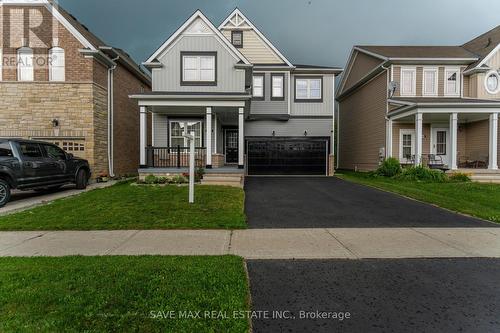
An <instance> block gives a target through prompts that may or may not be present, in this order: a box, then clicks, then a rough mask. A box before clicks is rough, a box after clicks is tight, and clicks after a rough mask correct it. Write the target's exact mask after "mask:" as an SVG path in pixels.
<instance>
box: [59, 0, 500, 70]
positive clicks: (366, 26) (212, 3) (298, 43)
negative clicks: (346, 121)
mask: <svg viewBox="0 0 500 333" xmlns="http://www.w3.org/2000/svg"><path fill="white" fill-rule="evenodd" d="M59 3H60V4H61V5H62V6H63V7H64V8H65V9H67V10H68V11H70V12H71V13H72V14H73V15H74V16H75V17H77V18H78V19H79V20H80V21H81V22H82V23H84V24H85V25H86V26H87V27H88V28H89V29H90V30H91V31H92V32H94V33H95V34H97V35H98V36H99V37H100V38H101V39H103V40H104V41H106V42H107V43H109V44H110V45H113V46H115V47H120V48H123V49H125V50H126V51H127V52H128V53H129V54H130V55H131V56H132V57H133V58H134V59H135V60H136V61H137V62H142V61H145V60H146V59H147V58H148V57H149V56H150V55H151V54H152V53H153V52H154V51H155V50H156V49H157V48H158V47H159V46H160V45H161V44H162V43H163V42H164V41H165V40H166V39H167V38H168V37H169V36H170V35H171V34H172V33H173V32H175V30H176V29H177V28H178V27H179V26H180V25H181V24H182V23H183V22H184V21H185V20H186V19H187V18H188V17H189V16H190V15H191V14H192V13H193V12H194V11H195V10H196V9H201V10H202V11H203V13H204V14H205V15H206V16H207V17H208V18H209V19H210V20H211V21H212V22H213V23H214V24H215V25H216V26H218V25H219V24H220V23H221V22H222V21H223V20H224V19H225V18H226V16H227V15H229V13H230V12H231V11H232V10H233V9H234V8H235V7H238V8H239V9H240V10H241V11H242V12H243V13H244V14H245V16H247V17H248V18H249V19H250V20H251V21H252V22H253V24H254V25H255V26H257V28H259V30H260V31H261V32H262V33H264V34H265V35H266V36H267V38H268V39H269V40H270V41H271V42H272V43H273V44H274V45H275V46H276V47H277V48H278V49H279V50H280V51H281V52H282V53H283V54H284V55H285V56H286V57H287V58H288V59H289V60H290V61H291V62H293V63H298V64H314V65H325V66H340V67H344V65H345V62H346V60H347V59H346V58H347V56H348V55H349V51H350V49H351V47H352V46H353V45H355V44H371V45H411V44H413V45H461V44H463V43H464V42H465V41H468V40H470V39H472V38H474V37H476V36H477V35H480V34H482V33H483V32H486V31H488V30H490V29H492V28H494V27H495V26H497V25H500V0H59Z"/></svg>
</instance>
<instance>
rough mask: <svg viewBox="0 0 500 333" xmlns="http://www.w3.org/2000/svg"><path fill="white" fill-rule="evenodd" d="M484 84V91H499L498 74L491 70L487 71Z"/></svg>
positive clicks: (499, 80)
mask: <svg viewBox="0 0 500 333" xmlns="http://www.w3.org/2000/svg"><path fill="white" fill-rule="evenodd" d="M484 85H485V87H486V91H487V92H488V93H489V94H496V93H498V92H499V91H500V89H499V86H500V76H499V75H498V73H497V72H495V71H492V72H489V73H488V74H487V75H486V80H485V82H484Z"/></svg>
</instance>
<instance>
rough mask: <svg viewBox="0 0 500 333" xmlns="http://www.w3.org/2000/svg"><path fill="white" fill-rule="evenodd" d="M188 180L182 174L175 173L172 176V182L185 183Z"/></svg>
mask: <svg viewBox="0 0 500 333" xmlns="http://www.w3.org/2000/svg"><path fill="white" fill-rule="evenodd" d="M187 182H188V179H187V178H186V177H184V176H182V175H175V176H173V177H172V183H174V184H185V183H187Z"/></svg>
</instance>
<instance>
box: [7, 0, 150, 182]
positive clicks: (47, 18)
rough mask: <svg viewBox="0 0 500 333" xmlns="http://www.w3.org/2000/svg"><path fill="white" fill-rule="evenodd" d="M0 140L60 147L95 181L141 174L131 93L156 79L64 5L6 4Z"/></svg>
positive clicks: (12, 0) (11, 0)
mask: <svg viewBox="0 0 500 333" xmlns="http://www.w3.org/2000/svg"><path fill="white" fill-rule="evenodd" d="M0 20H1V22H0V23H1V24H0V31H2V37H3V38H2V42H1V45H0V55H2V62H1V65H0V66H1V67H0V137H11V138H27V139H36V140H43V141H48V142H52V143H55V144H57V145H59V146H60V147H61V148H63V149H64V150H66V151H67V152H69V153H72V154H74V155H76V156H79V157H83V158H85V159H87V160H89V162H90V165H91V168H92V172H93V175H94V176H98V175H100V174H107V175H124V174H137V165H138V164H139V159H138V154H139V135H138V133H139V115H138V110H139V108H138V107H137V103H135V102H133V101H131V100H130V99H129V98H128V95H130V94H132V93H138V92H142V91H149V90H150V86H151V81H150V77H149V76H148V75H147V74H145V73H144V72H143V71H141V69H140V68H139V66H138V65H137V64H136V63H135V62H134V61H133V60H132V59H131V58H130V57H129V56H128V55H127V54H126V53H125V52H124V51H122V50H120V49H116V48H113V47H110V46H108V45H107V44H105V43H104V42H103V41H101V40H100V39H99V38H97V37H96V36H95V35H93V34H92V33H91V32H89V31H88V30H87V28H86V27H85V26H83V25H82V24H81V23H79V22H78V21H77V20H76V19H75V18H74V17H73V16H71V15H70V14H69V13H67V12H66V11H64V9H62V8H61V7H59V6H57V5H55V4H53V3H52V2H49V1H45V0H32V1H20V0H0Z"/></svg>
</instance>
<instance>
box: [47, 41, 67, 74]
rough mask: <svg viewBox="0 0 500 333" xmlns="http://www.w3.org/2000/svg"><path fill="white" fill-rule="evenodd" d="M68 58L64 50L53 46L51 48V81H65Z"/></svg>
mask: <svg viewBox="0 0 500 333" xmlns="http://www.w3.org/2000/svg"><path fill="white" fill-rule="evenodd" d="M65 65H66V60H65V56H64V50H63V49H62V48H60V47H53V48H51V49H50V50H49V81H64V80H65V77H66V74H65Z"/></svg>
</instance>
